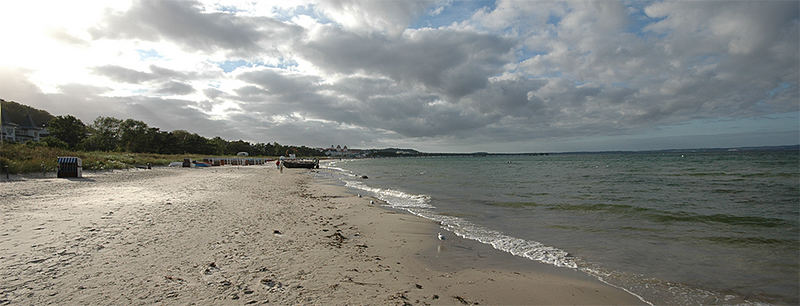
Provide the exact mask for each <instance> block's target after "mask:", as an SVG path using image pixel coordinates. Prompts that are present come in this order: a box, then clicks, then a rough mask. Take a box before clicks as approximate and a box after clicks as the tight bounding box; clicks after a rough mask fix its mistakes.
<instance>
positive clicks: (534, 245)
mask: <svg viewBox="0 0 800 306" xmlns="http://www.w3.org/2000/svg"><path fill="white" fill-rule="evenodd" d="M799 153H800V152H797V151H765V152H713V153H703V152H697V153H686V152H685V153H660V152H659V153H655V152H653V153H614V154H611V153H609V154H600V153H597V154H550V155H546V156H527V155H519V156H508V155H504V156H483V157H472V156H457V157H413V158H412V157H409V158H385V159H363V160H342V161H335V162H333V163H331V164H329V165H328V168H329V169H332V170H335V171H333V172H335V174H334V175H337V176H338V177H339V178H340V179H341V180H342V182H343V183H344V184H346V185H347V186H349V187H351V188H354V189H356V190H358V192H359V193H367V194H371V195H372V196H375V197H377V198H380V199H382V200H383V201H385V202H386V205H387V206H390V207H393V208H397V209H401V210H405V211H407V212H410V213H412V214H416V215H420V216H423V217H425V218H429V219H432V220H435V221H438V222H440V223H441V224H442V226H443V227H444V228H445V229H447V230H449V231H451V232H453V233H455V234H457V235H459V236H462V237H465V238H469V239H474V240H477V241H480V242H483V243H486V244H489V245H492V246H493V247H495V248H496V249H498V250H501V251H505V252H509V253H512V254H514V255H518V256H521V257H525V258H529V259H531V260H534V261H538V262H543V263H547V264H552V265H556V266H561V267H565V268H570V269H578V270H581V271H584V272H586V273H588V274H590V275H592V276H595V277H597V278H598V279H601V280H603V281H604V282H607V283H609V284H612V285H614V286H618V287H620V288H624V289H625V290H628V291H630V292H631V293H634V294H636V295H639V296H640V297H642V299H644V300H645V301H648V302H652V303H657V304H698V303H712V304H720V303H725V304H728V303H759V302H767V303H779V304H797V303H798V302H800V301H799V300H798V294H799V293H798V285H799V283H800V282H799V281H798V275H799V274H798V273H800V269H799V268H800V267H799V264H798V255H799V254H800V253H798V251H799V250H800V242H799V241H798V238H799V237H800V227H799V223H800V154H799ZM361 175H367V176H368V177H369V179H368V180H363V179H360V178H359V177H360V176H361Z"/></svg>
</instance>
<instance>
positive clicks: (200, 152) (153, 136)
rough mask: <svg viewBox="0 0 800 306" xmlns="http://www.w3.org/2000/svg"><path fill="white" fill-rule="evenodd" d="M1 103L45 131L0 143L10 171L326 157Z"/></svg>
mask: <svg viewBox="0 0 800 306" xmlns="http://www.w3.org/2000/svg"><path fill="white" fill-rule="evenodd" d="M0 103H2V112H3V113H4V114H3V118H5V119H6V120H13V119H14V118H16V120H17V122H19V121H21V120H23V118H26V116H27V115H30V116H31V118H32V119H33V121H34V122H36V124H37V125H39V126H42V127H44V128H46V130H47V132H48V133H49V136H45V137H42V138H41V140H40V141H39V142H27V143H8V142H6V143H4V144H3V145H2V147H0V168H2V167H5V166H8V171H9V172H11V173H26V172H39V171H52V170H53V169H55V167H56V157H57V156H76V157H80V158H81V159H83V167H84V169H87V170H95V169H97V170H99V169H119V168H129V167H133V166H135V165H143V164H146V163H151V164H153V165H166V164H169V162H170V161H176V160H182V159H183V158H186V157H193V158H201V157H211V156H215V157H221V156H232V155H236V154H237V153H238V152H248V153H249V155H250V156H262V157H269V156H281V155H285V154H286V152H291V153H293V154H296V155H297V156H304V157H314V156H324V153H323V152H320V151H318V150H317V149H314V148H309V147H306V146H290V145H281V144H279V143H277V142H272V143H255V144H253V143H250V142H247V141H244V140H236V141H228V140H225V139H222V138H221V137H214V138H206V137H203V136H200V135H198V134H196V133H192V132H189V131H185V130H175V131H162V130H161V129H159V128H157V127H151V126H148V125H147V124H146V123H144V122H143V121H139V120H135V119H124V120H123V119H118V118H114V117H104V116H100V117H97V118H96V119H95V120H94V121H93V122H91V123H90V124H85V123H84V122H83V121H81V120H80V119H78V118H76V117H74V116H72V115H63V116H52V115H51V114H49V113H48V112H47V111H43V110H38V109H35V108H32V107H29V106H26V105H23V104H19V103H16V102H13V101H4V100H1V99H0Z"/></svg>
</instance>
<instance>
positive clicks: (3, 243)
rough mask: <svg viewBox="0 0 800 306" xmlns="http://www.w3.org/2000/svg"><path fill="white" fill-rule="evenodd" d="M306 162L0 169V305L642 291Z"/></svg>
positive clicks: (605, 299) (584, 300)
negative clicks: (381, 195) (340, 180)
mask: <svg viewBox="0 0 800 306" xmlns="http://www.w3.org/2000/svg"><path fill="white" fill-rule="evenodd" d="M308 171H310V170H305V169H303V170H299V169H286V170H284V173H279V172H278V171H277V170H276V169H275V168H274V167H269V166H251V167H229V166H228V167H213V168H204V169H189V168H157V169H153V170H127V171H114V172H98V173H85V174H84V178H83V179H57V178H19V177H18V178H16V179H14V178H12V180H11V181H6V180H3V181H0V216H2V217H1V218H2V224H0V274H1V275H0V279H2V281H0V304H16V303H22V304H45V303H54V304H154V303H164V304H188V303H197V304H276V305H286V304H319V305H340V304H356V305H369V304H372V305H385V304H412V305H419V304H425V305H427V304H445V305H448V304H449V305H453V304H482V305H486V304H490V305H493V304H641V303H642V302H641V301H640V300H639V299H637V298H636V297H634V296H632V295H630V294H628V293H626V292H624V291H622V290H619V289H616V288H613V287H611V286H608V285H605V284H603V283H601V282H600V281H597V280H595V279H592V278H590V277H588V276H585V275H583V274H581V273H579V272H576V271H572V270H569V269H561V268H554V267H550V266H545V265H542V264H537V263H535V262H532V261H528V260H523V259H521V258H517V257H514V256H511V255H508V254H505V253H500V252H499V251H495V250H492V249H491V248H489V247H487V246H484V245H480V244H478V243H475V242H472V241H466V240H463V239H459V238H458V237H454V236H453V235H448V239H447V240H444V241H439V240H438V239H437V238H436V233H437V232H439V231H441V229H439V227H438V225H437V224H435V223H433V222H431V221H428V220H425V219H421V218H418V217H415V216H411V215H408V214H404V213H401V212H397V211H393V210H390V209H386V208H381V207H378V206H379V205H380V203H379V202H378V201H377V200H376V199H371V198H367V197H357V196H356V195H354V194H351V193H348V192H347V190H345V189H344V187H340V186H335V185H332V184H326V183H325V182H324V181H322V180H319V179H314V178H312V176H310V175H308ZM371 200H372V201H375V202H376V204H375V205H370V204H369V202H370V201H371ZM444 234H445V235H447V234H449V233H446V232H445V233H444Z"/></svg>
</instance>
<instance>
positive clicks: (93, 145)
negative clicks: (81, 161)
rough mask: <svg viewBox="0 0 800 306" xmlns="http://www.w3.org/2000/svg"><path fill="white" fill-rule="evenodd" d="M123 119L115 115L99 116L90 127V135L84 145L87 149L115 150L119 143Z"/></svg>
mask: <svg viewBox="0 0 800 306" xmlns="http://www.w3.org/2000/svg"><path fill="white" fill-rule="evenodd" d="M121 124H122V120H120V119H117V118H114V117H103V116H100V117H97V119H94V122H93V123H92V125H91V126H90V127H89V131H90V134H91V135H89V137H87V138H86V141H84V143H83V146H84V149H85V150H87V151H114V150H116V149H117V146H118V145H119V139H120V132H119V127H120V125H121Z"/></svg>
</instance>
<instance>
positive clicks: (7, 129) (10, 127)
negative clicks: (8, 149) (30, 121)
mask: <svg viewBox="0 0 800 306" xmlns="http://www.w3.org/2000/svg"><path fill="white" fill-rule="evenodd" d="M1 115H2V116H3V117H2V118H0V120H2V121H3V125H2V127H1V128H0V133H2V134H0V137H2V138H3V141H8V142H17V138H16V134H17V132H16V130H17V126H19V124H16V123H14V122H11V121H9V120H8V118H6V113H2V114H1Z"/></svg>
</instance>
